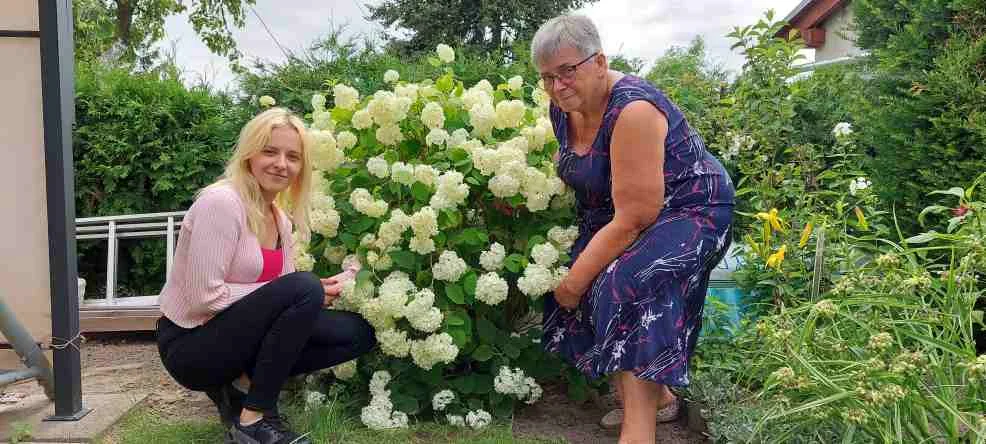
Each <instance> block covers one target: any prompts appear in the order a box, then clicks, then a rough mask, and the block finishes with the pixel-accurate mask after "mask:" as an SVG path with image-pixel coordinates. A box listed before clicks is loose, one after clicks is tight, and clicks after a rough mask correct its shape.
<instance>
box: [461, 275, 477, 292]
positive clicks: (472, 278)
mask: <svg viewBox="0 0 986 444" xmlns="http://www.w3.org/2000/svg"><path fill="white" fill-rule="evenodd" d="M478 280H479V278H477V277H476V272H475V271H470V272H468V273H466V275H465V277H463V278H462V288H463V289H465V291H466V295H469V296H476V282H477V281H478Z"/></svg>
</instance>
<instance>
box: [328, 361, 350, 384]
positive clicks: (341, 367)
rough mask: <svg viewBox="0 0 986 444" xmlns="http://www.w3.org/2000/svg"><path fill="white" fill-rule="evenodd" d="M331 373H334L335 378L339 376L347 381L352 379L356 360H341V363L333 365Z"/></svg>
mask: <svg viewBox="0 0 986 444" xmlns="http://www.w3.org/2000/svg"><path fill="white" fill-rule="evenodd" d="M332 374H333V375H335V377H336V378H339V379H341V380H343V381H348V380H350V379H352V378H353V376H356V360H355V359H352V360H349V361H346V362H343V363H342V364H338V365H335V366H333V367H332Z"/></svg>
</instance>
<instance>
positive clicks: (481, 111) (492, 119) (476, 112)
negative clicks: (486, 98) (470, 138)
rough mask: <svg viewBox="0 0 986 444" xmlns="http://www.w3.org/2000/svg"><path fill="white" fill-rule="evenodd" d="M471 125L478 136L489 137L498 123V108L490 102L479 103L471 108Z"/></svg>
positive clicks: (474, 133)
mask: <svg viewBox="0 0 986 444" xmlns="http://www.w3.org/2000/svg"><path fill="white" fill-rule="evenodd" d="M469 125H471V126H472V131H473V135H475V136H476V137H489V136H490V135H491V134H492V131H493V127H494V126H495V125H496V109H495V108H493V105H492V104H490V103H477V104H476V105H473V107H472V108H469Z"/></svg>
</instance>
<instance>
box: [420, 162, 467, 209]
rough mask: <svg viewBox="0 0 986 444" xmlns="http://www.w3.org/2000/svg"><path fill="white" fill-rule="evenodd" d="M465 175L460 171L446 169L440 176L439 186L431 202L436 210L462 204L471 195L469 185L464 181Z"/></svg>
mask: <svg viewBox="0 0 986 444" xmlns="http://www.w3.org/2000/svg"><path fill="white" fill-rule="evenodd" d="M463 178H464V176H463V175H462V173H460V172H458V171H454V170H453V171H446V172H445V173H442V175H441V176H438V186H437V190H436V191H435V194H434V195H432V196H431V201H430V202H429V203H430V205H431V207H432V208H434V209H436V210H442V209H445V208H453V207H455V206H457V205H461V204H462V203H463V202H465V201H466V198H467V197H469V185H466V184H464V183H462V180H463Z"/></svg>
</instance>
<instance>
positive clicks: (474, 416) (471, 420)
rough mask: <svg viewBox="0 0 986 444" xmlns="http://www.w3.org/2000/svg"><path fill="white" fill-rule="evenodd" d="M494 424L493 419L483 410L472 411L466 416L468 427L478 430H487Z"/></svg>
mask: <svg viewBox="0 0 986 444" xmlns="http://www.w3.org/2000/svg"><path fill="white" fill-rule="evenodd" d="M491 422H493V417H492V416H490V414H489V413H488V412H487V411H486V410H483V409H479V410H476V411H471V412H469V413H467V414H466V425H468V426H469V427H472V428H474V429H476V430H479V429H482V428H485V427H486V426H488V425H490V423H491Z"/></svg>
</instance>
